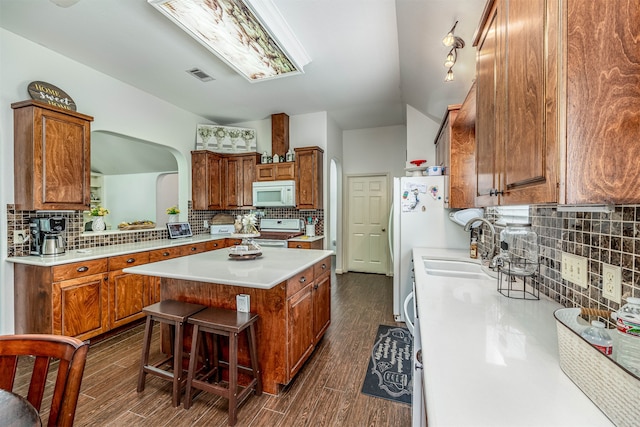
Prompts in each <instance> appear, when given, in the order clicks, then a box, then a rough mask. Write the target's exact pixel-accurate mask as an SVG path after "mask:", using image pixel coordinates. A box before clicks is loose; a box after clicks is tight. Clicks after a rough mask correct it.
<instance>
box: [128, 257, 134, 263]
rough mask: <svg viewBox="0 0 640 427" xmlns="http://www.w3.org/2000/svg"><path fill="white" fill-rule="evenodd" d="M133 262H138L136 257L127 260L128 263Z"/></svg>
mask: <svg viewBox="0 0 640 427" xmlns="http://www.w3.org/2000/svg"><path fill="white" fill-rule="evenodd" d="M132 262H136V259H135V258H129V259H128V260H127V264H131V263H132Z"/></svg>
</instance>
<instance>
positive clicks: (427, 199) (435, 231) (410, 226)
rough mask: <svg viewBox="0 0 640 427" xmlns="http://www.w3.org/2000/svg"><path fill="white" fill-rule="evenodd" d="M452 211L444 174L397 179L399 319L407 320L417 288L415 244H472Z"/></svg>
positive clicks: (394, 219)
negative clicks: (407, 304)
mask: <svg viewBox="0 0 640 427" xmlns="http://www.w3.org/2000/svg"><path fill="white" fill-rule="evenodd" d="M449 212H450V210H449V209H446V208H445V207H444V176H418V177H409V176H407V177H402V178H394V179H393V203H392V207H391V220H390V222H391V224H392V227H391V230H392V232H391V233H390V237H391V238H390V240H391V244H390V249H391V251H392V252H391V255H392V260H393V315H394V317H395V319H396V321H397V322H406V320H405V316H404V301H405V299H406V298H407V296H408V295H409V294H410V293H411V292H412V290H413V277H414V276H413V272H412V262H411V259H412V254H411V250H412V249H413V248H415V247H422V248H449V249H465V248H466V249H468V248H469V243H470V242H469V237H470V236H469V233H466V232H465V231H464V230H463V228H462V227H461V226H459V225H457V224H455V223H454V222H453V221H451V220H450V219H449ZM416 268H421V266H420V265H416ZM410 320H413V319H410Z"/></svg>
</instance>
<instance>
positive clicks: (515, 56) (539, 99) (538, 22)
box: [501, 0, 558, 204]
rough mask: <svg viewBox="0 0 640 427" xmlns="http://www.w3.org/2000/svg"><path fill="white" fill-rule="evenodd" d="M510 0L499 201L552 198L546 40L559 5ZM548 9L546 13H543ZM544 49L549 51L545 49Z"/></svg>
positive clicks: (551, 74) (552, 117)
mask: <svg viewBox="0 0 640 427" xmlns="http://www.w3.org/2000/svg"><path fill="white" fill-rule="evenodd" d="M554 3H557V2H549V1H546V0H509V3H508V7H507V8H505V11H504V13H505V15H506V20H505V36H506V51H507V54H506V55H505V56H504V64H505V67H504V69H505V71H506V77H505V79H502V80H503V81H504V82H505V85H506V98H505V99H504V100H503V101H502V102H504V103H505V112H504V127H503V129H504V139H503V141H504V162H503V164H502V171H503V175H502V188H501V189H502V190H503V191H504V194H503V196H502V200H501V204H521V203H553V202H557V194H556V193H557V180H558V178H557V176H558V175H557V159H558V153H557V149H556V147H557V136H556V132H555V129H556V120H557V115H556V113H555V111H556V107H555V106H556V105H557V101H556V79H557V77H556V73H555V67H556V66H557V65H556V64H557V60H556V55H555V54H554V49H553V43H550V44H549V43H547V30H549V29H550V25H549V22H548V21H549V20H551V22H553V21H554V20H555V19H557V16H558V12H557V8H558V6H557V5H555V9H554V5H553V4H554ZM547 7H548V8H549V11H547V10H546V9H547ZM548 49H550V50H549V51H548Z"/></svg>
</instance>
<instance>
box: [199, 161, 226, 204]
mask: <svg viewBox="0 0 640 427" xmlns="http://www.w3.org/2000/svg"><path fill="white" fill-rule="evenodd" d="M223 184H224V183H223V161H222V156H221V155H219V154H216V153H212V152H211V151H192V152H191V197H192V199H193V209H199V210H207V209H222V208H223V205H222V203H223V200H222V192H223Z"/></svg>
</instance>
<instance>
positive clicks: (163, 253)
mask: <svg viewBox="0 0 640 427" xmlns="http://www.w3.org/2000/svg"><path fill="white" fill-rule="evenodd" d="M169 255H170V254H169V252H162V256H169Z"/></svg>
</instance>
